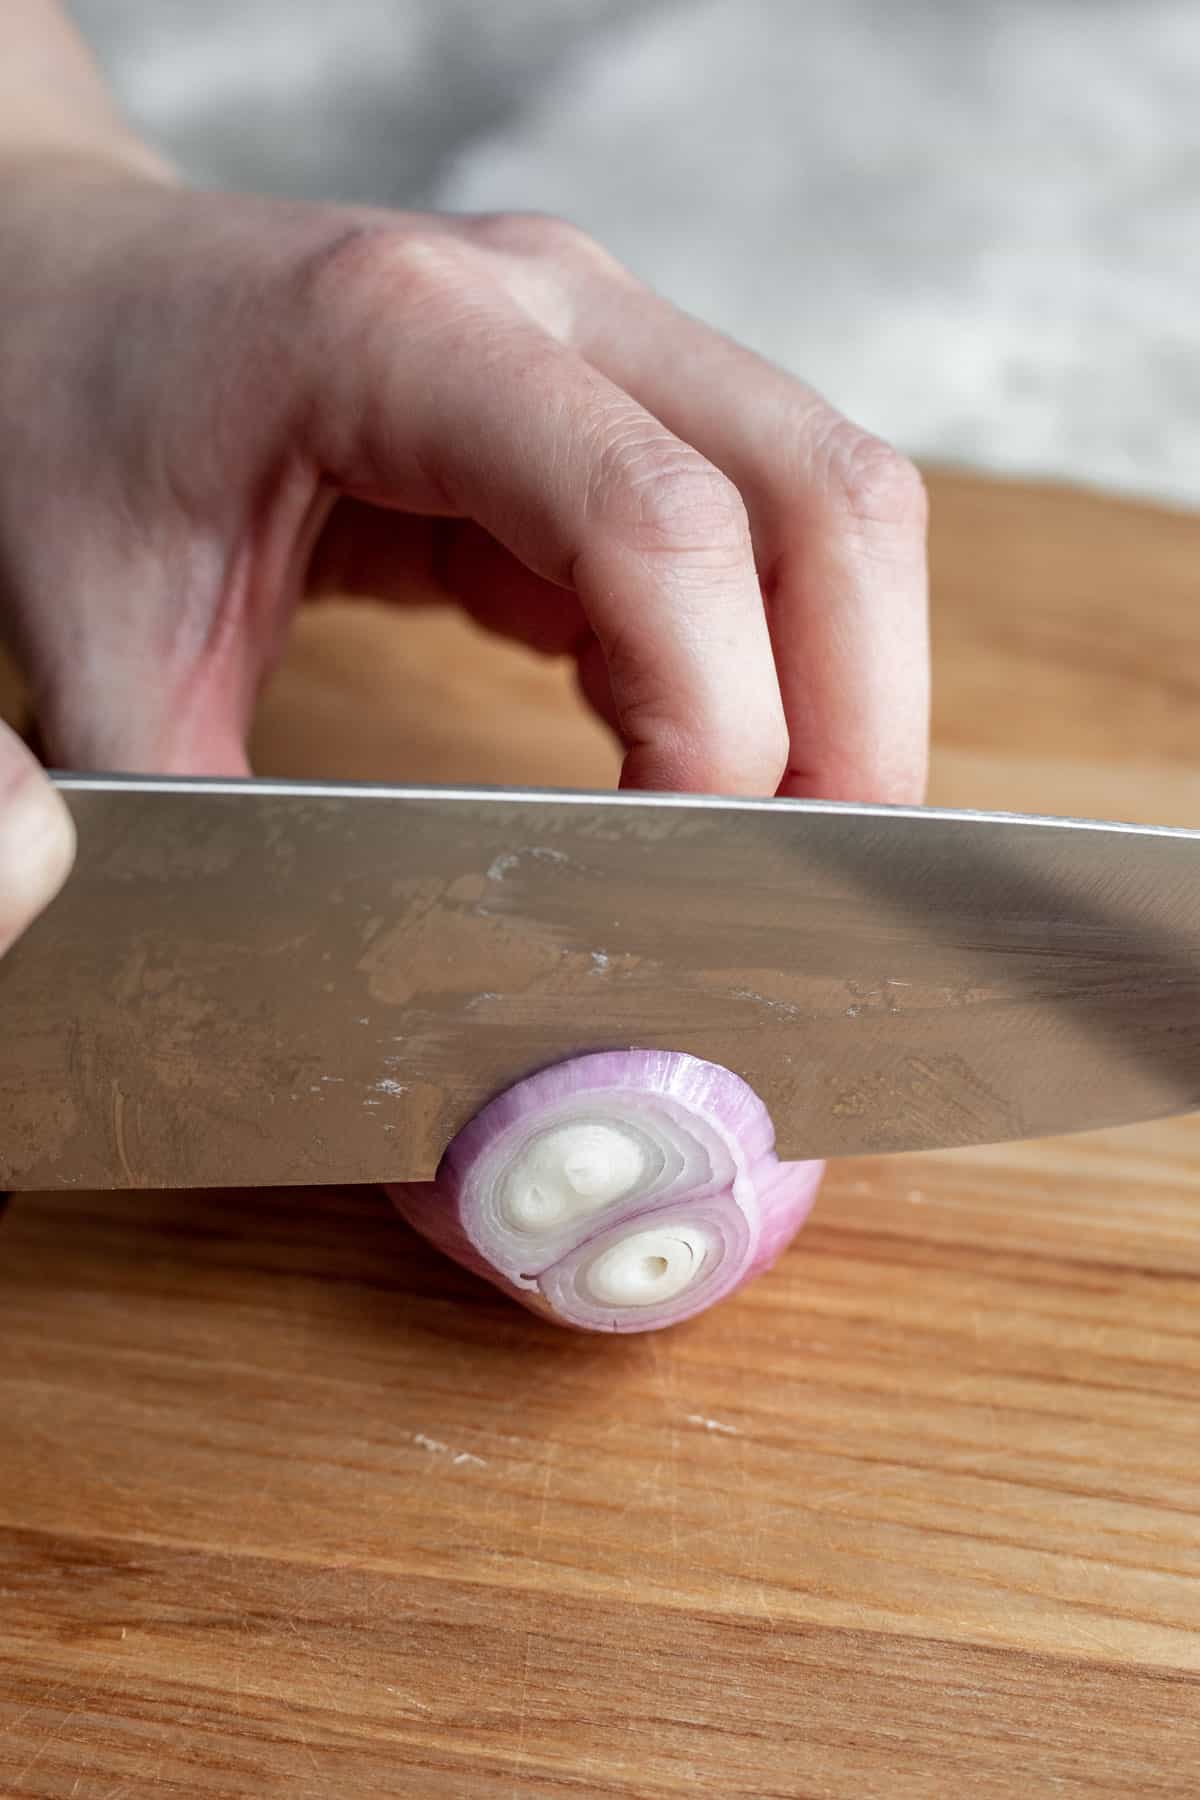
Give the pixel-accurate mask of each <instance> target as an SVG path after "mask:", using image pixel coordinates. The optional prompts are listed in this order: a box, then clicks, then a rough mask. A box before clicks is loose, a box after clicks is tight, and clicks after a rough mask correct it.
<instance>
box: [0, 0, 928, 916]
mask: <svg viewBox="0 0 1200 1800" xmlns="http://www.w3.org/2000/svg"><path fill="white" fill-rule="evenodd" d="M819 278H820V276H819V270H814V279H819ZM431 584H432V585H433V586H435V587H436V588H437V589H438V590H439V591H440V592H441V593H442V594H443V595H444V597H445V599H446V601H447V603H448V604H453V605H458V606H461V607H464V608H465V609H466V610H467V611H468V612H470V613H471V614H472V615H473V616H474V617H476V618H477V619H479V620H481V621H482V622H483V623H484V624H486V625H487V626H489V627H490V628H492V629H494V630H496V631H497V632H500V633H502V634H504V635H506V636H509V637H513V638H516V639H518V640H520V641H523V642H525V643H528V644H530V645H532V646H533V647H535V648H536V649H538V650H541V651H544V652H547V653H551V654H565V655H569V656H573V657H574V658H575V660H576V663H577V665H578V669H579V676H580V683H581V687H582V690H583V693H584V695H585V696H586V698H587V700H588V701H589V702H590V703H591V704H592V705H593V706H594V707H596V708H597V710H598V711H599V712H600V713H601V714H602V716H604V717H605V718H606V719H607V720H608V721H609V722H610V723H611V724H612V725H613V727H614V728H615V729H616V731H617V732H618V733H619V735H620V737H621V740H622V742H623V744H624V747H625V759H624V767H623V776H622V779H623V781H624V782H625V783H626V784H627V785H632V786H638V787H645V788H659V789H667V790H680V789H688V790H696V791H705V792H721V793H733V794H768V793H775V792H779V793H783V794H785V795H816V796H821V797H823V798H828V799H843V798H845V799H862V800H882V801H897V802H903V801H913V800H917V799H919V798H920V796H921V794H922V792H923V788H924V781H925V764H926V743H927V717H928V646H927V629H926V574H925V501H924V494H923V490H922V487H921V482H920V479H919V477H918V475H917V473H916V471H915V470H914V469H913V467H912V465H911V464H910V463H908V462H907V461H906V460H905V459H904V458H903V457H901V456H899V455H898V454H897V453H896V452H895V451H893V450H891V449H890V448H889V447H888V446H887V445H885V444H883V443H881V442H880V441H879V440H878V439H876V438H873V437H871V436H869V435H868V434H866V433H864V432H862V431H860V430H859V429H858V428H857V427H856V426H854V425H852V424H851V423H850V422H849V421H847V420H846V419H844V418H842V417H841V416H840V415H839V414H838V413H837V412H836V411H834V410H833V409H832V408H831V407H830V406H829V405H828V404H827V403H826V402H825V401H824V400H823V399H821V397H820V396H819V395H818V394H816V393H815V392H814V391H813V390H811V389H810V388H808V387H807V386H805V385H804V383H803V382H802V381H799V380H797V379H794V378H793V377H791V376H788V375H785V374H783V373H781V372H780V371H779V370H777V369H775V368H774V367H772V366H771V365H770V364H768V363H766V362H764V361H762V360H761V359H760V358H758V357H757V356H755V355H753V354H752V353H751V352H750V351H748V350H744V349H742V348H741V347H739V346H738V345H736V344H734V343H732V342H730V341H729V340H728V339H726V338H723V337H721V336H720V335H719V334H717V333H716V332H714V331H711V330H709V329H708V328H706V327H705V326H702V325H700V324H698V323H696V322H695V321H694V320H692V319H690V318H688V317H687V316H685V315H684V314H682V313H680V312H678V311H676V310H675V309H674V308H673V307H672V306H670V305H669V304H668V303H667V302H666V301H664V300H662V299H660V298H658V297H657V296H655V295H654V294H652V293H650V292H649V291H648V290H647V289H645V288H644V287H643V286H641V285H640V284H639V283H638V282H637V281H635V280H634V278H633V277H632V276H631V275H629V274H628V273H627V272H626V271H625V270H623V269H622V268H621V267H620V265H619V264H618V263H616V262H615V261H614V260H613V259H612V258H611V257H609V256H608V255H607V254H606V253H605V252H604V251H603V250H602V249H601V248H600V247H599V246H597V245H596V244H594V243H593V242H591V241H590V240H589V239H588V238H586V237H585V236H583V234H581V233H580V232H578V231H576V230H574V229H573V228H571V227H570V226H568V225H566V224H564V223H562V222H561V221H557V220H553V219H545V218H540V217H533V216H523V215H512V216H496V217H488V218H457V217H450V216H443V215H433V214H409V213H391V212H385V211H381V210H376V209H371V208H367V207H354V208H344V207H343V208H339V207H332V206H327V205H313V206H304V205H297V204H294V203H291V202H287V203H285V202H279V201H272V200H259V199H248V198H240V197H232V196H227V195H221V194H212V193H200V192H196V191H193V190H190V189H189V188H188V187H187V186H186V185H185V184H184V183H183V182H182V181H181V180H180V179H179V178H178V177H177V176H176V174H175V173H174V172H173V171H172V170H170V169H169V168H167V167H166V166H165V165H164V164H163V163H162V162H161V161H160V160H159V159H158V157H157V156H156V155H155V154H154V153H153V152H152V151H150V150H149V149H148V148H147V147H146V146H145V145H143V144H141V143H140V142H139V141H138V140H137V139H136V137H134V136H133V135H132V134H131V132H130V131H129V129H128V128H127V127H126V126H125V125H124V124H123V122H122V121H121V119H120V118H119V117H118V116H117V113H116V111H115V108H114V107H113V105H112V102H111V101H110V99H109V97H108V95H107V93H106V91H105V88H104V84H103V82H102V80H101V78H100V76H99V74H98V73H97V71H96V69H95V67H94V65H93V63H92V61H91V59H90V57H89V55H88V52H87V51H86V49H85V47H84V45H83V44H82V43H81V41H80V40H79V38H78V36H77V34H76V33H75V31H74V29H73V28H72V26H71V25H70V23H69V22H68V20H67V18H66V16H65V15H64V13H63V11H62V10H61V9H60V7H59V6H58V5H57V4H55V0H5V5H4V9H3V19H0V636H3V638H4V639H5V640H6V641H7V642H8V643H9V644H10V645H11V646H12V647H13V648H14V649H15V651H16V653H17V656H18V659H19V660H20V662H21V664H22V666H23V668H24V670H25V673H26V675H27V676H28V678H29V681H30V683H31V686H32V689H33V693H34V697H35V702H36V705H37V711H38V716H39V721H40V725H41V730H42V735H43V738H44V741H45V745H46V748H47V751H48V753H49V756H50V759H51V760H52V762H53V763H55V764H56V765H58V766H60V767H72V768H75V769H105V770H126V771H159V772H166V773H191V774H226V775H241V774H245V773H247V772H248V765H247V760H246V748H245V745H246V734H247V727H248V723H249V719H250V715H251V711H252V709H253V706H254V702H255V697H256V695H257V693H258V690H259V688H260V686H261V684H262V682H263V680H264V678H265V676H266V675H267V674H268V673H269V672H270V670H271V668H272V667H273V665H274V663H275V662H276V660H277V659H278V656H279V654H280V651H281V648H282V645H283V643H284V641H285V638H286V634H287V630H288V626H289V622H290V620H291V617H292V615H293V613H294V611H295V609H296V607H297V605H298V604H299V603H300V602H301V600H302V599H303V598H304V596H305V595H306V594H310V593H321V592H336V591H339V590H340V591H347V590H351V589H352V590H354V591H356V592H359V593H372V594H375V595H377V596H379V597H380V598H383V599H388V598H394V599H396V600H397V601H402V599H403V597H404V596H405V594H411V593H412V592H413V590H414V587H417V588H419V589H420V590H422V591H423V593H424V594H425V596H426V597H427V596H428V592H429V588H430V585H431ZM397 705H401V706H402V705H403V696H402V695H399V696H397ZM549 775H550V771H548V776H549ZM72 853H73V845H72V840H71V832H70V826H69V821H68V820H67V819H66V815H65V812H64V810H63V808H62V806H61V804H60V802H59V801H58V799H57V797H56V796H55V793H54V791H53V789H52V788H51V787H50V785H49V783H48V782H47V781H46V779H45V777H44V775H43V774H42V773H41V771H40V769H39V767H38V765H37V764H36V763H35V761H34V759H33V758H32V757H31V756H30V755H29V754H28V753H27V752H26V750H25V748H24V746H23V745H22V744H20V743H19V742H18V741H17V739H16V738H15V737H14V736H13V735H12V733H10V732H6V731H5V729H4V727H3V726H0V952H2V951H3V949H5V948H7V947H8V945H9V944H11V943H12V942H13V941H14V940H15V938H16V937H17V936H18V935H19V934H20V932H21V931H22V930H23V929H24V928H25V926H26V925H27V924H28V923H29V922H30V920H31V919H32V918H33V917H34V916H36V914H37V912H38V911H39V910H41V908H42V907H43V906H44V905H45V904H46V903H47V902H48V900H49V899H50V898H51V897H52V895H53V894H54V893H55V892H56V891H57V888H58V887H59V885H60V884H61V882H62V881H63V879H64V878H65V876H66V874H67V872H68V869H69V866H70V862H71V857H72Z"/></svg>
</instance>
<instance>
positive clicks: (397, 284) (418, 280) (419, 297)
mask: <svg viewBox="0 0 1200 1800" xmlns="http://www.w3.org/2000/svg"><path fill="white" fill-rule="evenodd" d="M473 262H474V258H473V255H472V252H471V249H470V246H469V245H467V244H465V243H464V242H463V241H462V240H461V239H458V238H456V237H454V236H453V235H452V234H450V233H448V232H447V233H441V232H436V231H429V232H422V231H413V230H409V229H406V228H404V227H402V226H400V225H396V224H392V223H391V222H390V221H387V220H381V221H374V220H367V221H364V220H352V221H351V222H350V223H349V224H343V225H342V226H341V227H340V229H338V230H337V231H335V232H332V233H330V234H328V235H327V236H325V237H324V238H323V239H322V240H321V241H320V242H319V243H318V244H317V245H316V247H315V248H312V249H309V250H308V251H306V252H305V253H304V254H303V255H302V256H301V257H300V258H299V259H298V261H297V262H296V263H295V264H294V266H293V267H292V269H291V271H290V275H289V281H290V286H291V290H292V295H293V299H294V302H295V304H296V307H297V309H298V311H299V313H300V316H301V318H302V319H303V320H305V321H312V320H314V319H315V320H317V321H318V322H319V323H321V324H325V323H326V322H329V321H331V320H332V321H334V322H337V321H339V320H343V319H344V320H348V321H352V322H353V321H358V320H360V319H362V318H363V317H364V316H366V317H369V316H370V315H371V314H372V313H373V312H374V311H375V310H376V309H377V308H379V307H380V306H381V305H382V304H386V305H388V306H389V307H391V306H394V305H395V304H396V303H397V301H400V302H401V303H403V304H405V305H407V306H409V307H417V308H419V307H421V306H425V305H429V306H433V307H435V308H436V307H438V306H440V305H442V304H444V302H445V300H446V297H447V295H448V294H451V293H455V292H458V291H461V289H462V288H463V286H464V285H465V284H466V283H467V282H468V281H469V280H470V279H471V276H472V274H473V272H474V271H473Z"/></svg>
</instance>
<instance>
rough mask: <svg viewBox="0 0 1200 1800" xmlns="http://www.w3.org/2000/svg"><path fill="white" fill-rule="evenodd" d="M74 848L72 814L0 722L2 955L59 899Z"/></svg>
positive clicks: (22, 746) (0, 953)
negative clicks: (57, 897)
mask: <svg viewBox="0 0 1200 1800" xmlns="http://www.w3.org/2000/svg"><path fill="white" fill-rule="evenodd" d="M74 853H75V831H74V827H73V825H72V823H71V815H70V814H69V813H68V811H67V809H66V807H65V806H64V805H63V802H62V800H61V799H60V798H59V796H58V794H57V793H56V792H55V790H54V788H53V787H52V786H51V784H50V782H49V781H48V780H47V778H46V776H45V775H43V773H42V771H41V770H40V769H39V767H38V765H37V763H36V762H35V760H34V758H33V757H32V756H31V755H30V754H29V751H28V750H27V749H26V748H25V746H24V744H23V743H22V742H21V740H20V738H19V737H18V736H17V735H16V733H15V732H13V731H10V730H9V728H8V726H7V725H5V724H4V723H3V722H2V721H0V956H3V955H4V952H5V951H6V950H8V949H9V948H11V946H12V944H13V943H14V942H15V941H16V939H17V938H18V937H20V935H21V933H22V932H23V931H24V930H25V928H26V926H27V925H30V924H32V922H33V920H34V919H35V918H36V917H37V915H38V913H40V912H41V911H42V909H43V907H45V906H47V905H48V904H49V903H50V901H51V900H52V899H53V898H54V896H55V894H56V893H57V892H58V890H59V888H60V887H61V886H62V884H63V882H64V881H65V880H66V876H67V871H68V870H69V868H70V866H71V861H72V858H73V856H74Z"/></svg>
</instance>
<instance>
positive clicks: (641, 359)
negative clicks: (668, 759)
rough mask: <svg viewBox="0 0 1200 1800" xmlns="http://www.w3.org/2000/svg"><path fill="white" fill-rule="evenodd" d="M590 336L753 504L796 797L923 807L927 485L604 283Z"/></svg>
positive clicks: (785, 381) (613, 367)
mask: <svg viewBox="0 0 1200 1800" xmlns="http://www.w3.org/2000/svg"><path fill="white" fill-rule="evenodd" d="M575 329H576V334H577V341H578V343H579V345H580V347H581V349H582V350H583V352H584V353H585V354H586V355H587V356H588V357H589V358H591V359H592V360H593V361H594V362H595V363H596V365H597V366H598V367H599V368H601V369H602V370H603V371H604V372H605V373H606V374H608V375H609V376H610V377H611V378H612V379H613V380H614V381H617V382H619V383H620V384H621V385H622V386H623V387H626V388H628V390H629V391H630V392H631V393H633V394H634V395H636V397H637V398H638V399H639V400H640V401H641V402H642V403H643V404H644V405H645V406H646V407H648V408H649V410H650V411H651V412H653V413H654V414H655V415H656V416H657V417H659V418H661V419H662V420H663V421H664V423H665V424H666V425H668V426H669V427H670V428H671V430H673V431H674V432H676V433H678V435H679V436H680V437H681V438H684V439H686V440H687V442H689V443H691V444H694V445H695V446H696V447H697V449H699V450H700V451H701V452H702V453H703V454H704V455H705V456H706V457H707V458H709V460H710V461H711V462H712V463H714V464H716V466H717V467H719V468H720V469H722V470H723V471H724V472H725V474H726V475H728V476H729V478H730V479H731V480H732V481H733V482H734V483H735V484H736V485H737V487H738V489H739V490H740V492H741V494H742V495H743V497H744V499H745V500H746V503H747V506H748V509H749V512H750V518H751V525H752V530H753V534H754V541H755V550H756V555H757V557H758V563H759V568H760V571H761V576H762V582H763V591H764V596H765V601H766V607H767V614H768V618H769V621H770V626H771V634H772V639H773V642H774V646H775V656H776V662H777V666H778V670H779V681H780V687H781V690H782V694H783V701H784V708H785V711H786V715H787V721H788V732H789V742H790V750H789V757H788V768H787V774H786V777H785V779H784V783H783V786H782V791H783V792H785V793H790V794H795V795H804V794H809V795H820V796H822V797H824V798H827V799H854V800H879V801H912V800H917V799H919V798H920V797H921V795H922V794H923V791H924V786H925V776H926V763H927V745H928V730H929V645H928V625H927V576H926V558H925V524H926V519H925V504H924V493H923V489H922V486H921V482H920V478H919V476H918V475H917V473H916V471H915V470H914V469H913V468H912V466H911V465H910V464H909V463H907V462H906V461H905V460H904V459H903V458H902V457H899V456H897V455H896V454H895V453H894V452H893V451H891V450H890V449H889V448H888V447H887V446H886V445H884V444H882V443H880V442H879V441H878V440H877V439H874V438H872V437H870V436H869V435H867V434H866V433H864V432H861V431H859V430H858V429H857V428H855V427H854V426H852V425H851V424H849V422H848V421H846V420H845V419H843V418H841V417H840V416H839V415H838V414H837V413H836V412H835V411H834V410H833V409H832V408H831V407H829V406H828V405H827V404H826V403H825V402H824V401H823V400H822V399H821V398H820V397H819V396H818V395H816V394H814V393H813V392H812V391H811V390H810V389H808V388H806V387H804V386H803V385H802V384H801V383H799V382H797V381H795V380H793V379H792V378H791V377H789V376H787V375H785V374H783V373H782V372H781V371H779V370H778V369H776V368H773V367H772V366H771V365H770V364H768V363H767V362H765V361H763V360H762V359H761V358H760V357H758V356H756V355H754V354H753V353H752V352H750V351H747V350H744V349H742V348H741V347H740V346H738V345H736V344H733V343H731V342H729V341H728V340H727V339H725V338H722V337H721V336H719V335H718V334H717V333H716V332H713V331H710V330H709V329H708V328H706V327H705V326H702V325H700V324H698V323H697V322H696V321H695V320H692V319H689V318H687V317H685V316H684V315H683V314H681V313H680V312H678V311H677V310H676V309H675V308H674V307H671V306H669V305H668V304H667V303H666V302H665V301H662V300H660V299H658V298H657V297H656V296H654V295H652V294H648V293H646V292H645V291H644V290H641V289H636V288H633V287H632V286H631V285H630V284H628V283H627V282H625V281H623V280H621V281H616V280H613V279H611V278H608V277H606V276H605V275H604V274H603V273H600V274H599V275H593V276H592V277H591V278H590V286H589V287H588V288H587V290H586V296H585V298H584V299H583V300H581V302H580V304H579V306H578V307H577V309H576V327H575Z"/></svg>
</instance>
